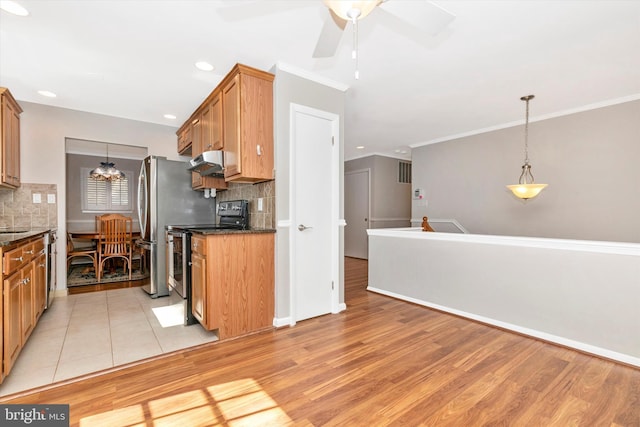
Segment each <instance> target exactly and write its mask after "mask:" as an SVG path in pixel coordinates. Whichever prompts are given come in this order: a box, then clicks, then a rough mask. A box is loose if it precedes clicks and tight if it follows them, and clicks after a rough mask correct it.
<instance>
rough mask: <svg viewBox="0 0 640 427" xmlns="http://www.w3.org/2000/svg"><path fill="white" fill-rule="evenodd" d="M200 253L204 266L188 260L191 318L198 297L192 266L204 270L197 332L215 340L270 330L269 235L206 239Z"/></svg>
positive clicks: (272, 276)
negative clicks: (211, 335) (202, 330)
mask: <svg viewBox="0 0 640 427" xmlns="http://www.w3.org/2000/svg"><path fill="white" fill-rule="evenodd" d="M201 252H202V251H201ZM205 252H206V254H208V255H209V256H204V257H203V260H200V259H199V256H200V255H198V256H196V257H193V256H192V263H193V264H192V286H193V288H192V296H193V300H192V307H193V308H192V312H193V314H194V316H196V317H198V313H197V312H196V311H197V310H196V302H195V294H196V293H199V292H201V291H200V290H196V288H197V287H199V286H200V280H201V279H199V278H198V279H196V268H195V264H196V263H202V267H198V268H202V270H204V276H203V278H204V286H203V288H204V291H202V295H203V296H204V299H205V305H204V313H203V318H204V319H205V321H204V322H201V323H202V326H204V327H205V329H208V330H215V329H217V330H218V338H219V339H227V338H232V337H237V336H241V335H246V334H248V333H251V332H256V331H260V330H263V329H267V328H271V327H273V313H274V298H275V294H274V292H275V291H274V283H275V273H274V272H275V270H274V234H273V233H228V234H213V235H207V236H206V249H205ZM212 254H218V256H212ZM204 261H206V262H204ZM198 271H200V270H198Z"/></svg>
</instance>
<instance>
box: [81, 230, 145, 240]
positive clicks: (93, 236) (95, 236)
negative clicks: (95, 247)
mask: <svg viewBox="0 0 640 427" xmlns="http://www.w3.org/2000/svg"><path fill="white" fill-rule="evenodd" d="M69 234H71V237H72V238H74V239H79V240H100V233H99V232H97V231H95V230H93V231H70V232H69ZM139 238H140V232H139V231H134V232H132V233H131V240H133V241H135V240H136V239H139Z"/></svg>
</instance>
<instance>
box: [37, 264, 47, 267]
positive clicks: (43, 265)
mask: <svg viewBox="0 0 640 427" xmlns="http://www.w3.org/2000/svg"><path fill="white" fill-rule="evenodd" d="M46 266H47V264H38V267H42V268H45V267H46Z"/></svg>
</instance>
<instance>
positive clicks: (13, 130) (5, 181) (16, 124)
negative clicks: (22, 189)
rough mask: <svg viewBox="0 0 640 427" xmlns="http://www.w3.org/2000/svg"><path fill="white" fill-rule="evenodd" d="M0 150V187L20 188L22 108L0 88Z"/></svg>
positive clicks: (5, 90)
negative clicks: (0, 147)
mask: <svg viewBox="0 0 640 427" xmlns="http://www.w3.org/2000/svg"><path fill="white" fill-rule="evenodd" d="M0 104H1V108H0V129H1V136H0V142H1V144H2V149H1V150H0V157H2V159H1V165H0V166H1V167H2V177H1V178H0V186H3V187H10V188H17V187H19V186H20V113H22V108H20V106H19V105H18V103H17V102H16V100H15V99H14V98H13V96H12V95H11V92H9V89H7V88H4V87H0Z"/></svg>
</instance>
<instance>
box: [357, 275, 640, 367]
mask: <svg viewBox="0 0 640 427" xmlns="http://www.w3.org/2000/svg"><path fill="white" fill-rule="evenodd" d="M367 290H368V291H371V292H375V293H378V294H381V295H386V296H389V297H393V298H396V299H399V300H403V301H408V302H411V303H414V304H418V305H422V306H424V307H429V308H433V309H435V310H439V311H444V312H446V313H451V314H455V315H457V316H460V317H465V318H467V319H472V320H477V321H478V322H482V323H486V324H488V325H493V326H497V327H499V328H503V329H508V330H510V331H514V332H518V333H520V334H523V335H528V336H531V337H535V338H539V339H541V340H544V341H549V342H553V343H556V344H560V345H562V346H565V347H571V348H574V349H576V350H580V351H584V352H585V353H590V354H594V355H596V356H601V357H604V358H607V359H611V360H617V361H619V362H622V363H626V364H629V365H633V366H639V367H640V358H638V357H634V356H630V355H628V354H624V353H618V352H616V351H612V350H608V349H606V348H601V347H596V346H593V345H590V344H586V343H583V342H580V341H574V340H571V339H568V338H564V337H561V336H557V335H552V334H548V333H546V332H542V331H538V330H535V329H530V328H525V327H522V326H518V325H514V324H511V323H507V322H502V321H500V320H495V319H491V318H489V317H484V316H480V315H477V314H473V313H468V312H466V311H461V310H456V309H454V308H449V307H445V306H442V305H439V304H433V303H430V302H428V301H423V300H420V299H417V298H412V297H407V296H404V295H399V294H396V293H394V292H389V291H385V290H383V289H378V288H373V287H371V286H367Z"/></svg>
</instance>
